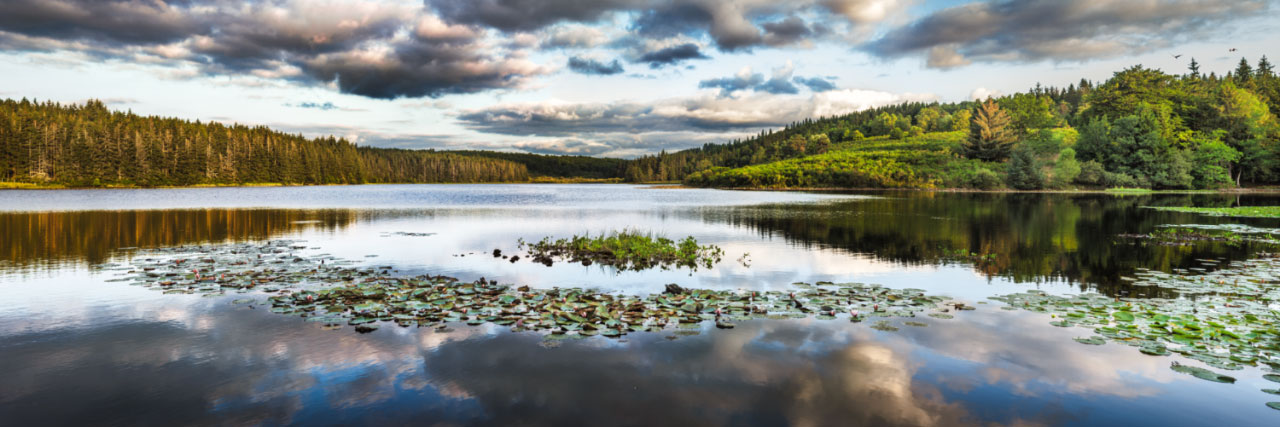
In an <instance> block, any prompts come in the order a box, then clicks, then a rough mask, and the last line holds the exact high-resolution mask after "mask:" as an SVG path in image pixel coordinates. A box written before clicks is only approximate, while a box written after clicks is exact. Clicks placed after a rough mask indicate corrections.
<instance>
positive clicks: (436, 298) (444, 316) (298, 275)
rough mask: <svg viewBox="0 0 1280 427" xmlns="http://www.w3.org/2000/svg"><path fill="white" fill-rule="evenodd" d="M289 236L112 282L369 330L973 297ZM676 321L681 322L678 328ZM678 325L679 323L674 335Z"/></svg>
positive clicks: (525, 326)
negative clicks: (482, 259) (674, 280)
mask: <svg viewBox="0 0 1280 427" xmlns="http://www.w3.org/2000/svg"><path fill="white" fill-rule="evenodd" d="M295 243H296V242H291V241H275V242H270V243H267V244H264V245H251V244H237V245H225V246H213V247H210V246H197V247H184V248H173V249H167V250H159V251H155V253H154V256H150V257H144V258H140V259H138V260H137V261H136V262H134V263H133V265H132V266H113V267H111V268H112V269H114V270H118V271H124V276H123V277H121V278H119V279H115V280H116V281H131V282H133V284H135V285H139V286H146V287H148V288H152V289H156V290H160V291H163V292H165V293H175V294H176V293H182V294H194V293H200V294H203V295H205V296H221V295H224V294H225V293H226V292H236V293H246V294H248V293H258V294H259V295H265V296H267V298H265V300H264V301H260V302H259V301H253V302H250V301H246V299H244V298H241V299H237V300H235V301H232V303H233V304H236V305H240V306H245V307H252V306H253V305H252V304H253V303H254V302H257V303H258V304H260V305H263V306H268V305H269V306H270V311H271V312H273V313H279V314H286V315H296V316H300V317H303V318H306V319H307V321H309V322H317V323H321V324H323V325H324V326H325V327H328V328H333V329H337V328H341V327H343V326H353V327H355V329H356V331H357V332H370V331H373V330H376V329H377V328H378V327H379V325H380V324H382V323H384V322H394V323H396V324H398V325H400V326H404V327H410V326H418V327H436V328H447V327H448V326H447V325H449V324H456V323H466V324H468V325H473V326H474V325H484V324H494V325H499V326H509V327H511V329H512V330H516V331H523V330H530V331H547V332H549V333H550V334H552V335H563V334H571V335H577V336H592V335H601V336H606V337H619V336H622V335H625V334H627V333H632V332H640V331H654V332H656V331H662V330H665V329H668V328H673V329H681V328H685V329H686V330H687V328H697V327H699V326H698V325H700V324H701V323H702V322H704V321H714V322H715V326H716V327H718V328H723V329H727V328H732V327H734V324H733V323H732V322H734V321H742V320H750V319H766V318H767V319H793V318H807V317H810V316H816V317H817V318H819V319H823V320H831V319H836V318H838V317H846V318H848V319H849V320H850V321H853V322H860V321H862V320H863V319H864V318H871V317H874V318H889V317H915V316H917V315H926V314H927V315H931V316H935V317H940V316H947V318H950V315H949V314H945V313H947V312H953V311H960V310H971V309H973V307H971V306H966V305H965V304H963V303H959V302H954V301H949V300H948V299H947V298H944V297H939V296H930V295H926V294H925V293H924V291H923V290H920V289H900V290H899V289H890V288H885V287H883V286H880V285H875V284H871V285H868V284H862V283H845V284H836V283H830V282H821V283H819V284H816V285H810V284H804V283H801V284H798V285H799V286H797V287H798V288H799V290H797V291H796V292H779V291H771V292H751V291H727V290H725V291H714V290H701V289H685V288H683V287H680V286H678V285H675V284H670V285H667V287H666V289H665V291H664V292H663V293H660V294H654V295H647V296H632V295H621V294H611V293H605V292H600V291H596V290H588V289H579V288H567V289H561V288H554V289H533V288H530V287H528V286H519V287H515V286H513V285H505V284H499V283H497V282H495V281H492V280H486V279H484V278H480V279H478V280H476V281H473V282H462V281H459V280H457V279H455V278H452V277H446V276H430V275H420V276H414V277H403V276H400V275H397V274H395V271H394V270H393V269H392V268H391V267H390V266H383V267H376V268H373V267H361V268H355V267H351V266H350V262H347V261H341V260H337V259H334V258H333V257H330V256H327V255H315V256H306V257H304V256H300V255H297V254H296V251H299V250H302V249H305V247H304V246H301V245H297V244H295ZM677 332H680V331H677ZM677 335H679V334H677Z"/></svg>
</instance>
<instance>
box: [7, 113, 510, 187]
mask: <svg viewBox="0 0 1280 427" xmlns="http://www.w3.org/2000/svg"><path fill="white" fill-rule="evenodd" d="M528 179H529V171H528V168H527V167H526V166H525V165H524V164H521V163H518V162H513V161H509V160H504V159H500V158H492V157H484V156H473V155H465V154H457V153H448V152H435V151H431V150H399V149H384V148H370V147H361V146H357V145H355V144H352V143H350V142H348V141H346V140H343V139H337V138H333V137H325V138H310V139H309V138H305V137H303V136H301V135H291V134H286V133H282V132H278V131H274V130H271V129H269V128H266V127H261V126H257V127H249V126H242V125H223V124H220V123H213V122H210V123H201V122H200V121H186V120H180V119H175V118H164V117H156V116H140V115H137V114H133V113H131V112H113V111H110V110H108V109H107V107H106V106H105V105H104V104H103V103H102V102H100V101H96V100H91V101H88V102H86V103H85V104H83V105H78V104H76V105H62V104H58V103H53V102H43V103H42V102H32V101H29V100H26V99H23V100H12V99H7V100H3V101H0V181H6V182H30V183H49V184H62V185H70V186H106V185H134V186H163V185H197V184H214V185H216V184H228V185H233V184H246V183H282V184H359V183H439V182H521V181H527V180H528Z"/></svg>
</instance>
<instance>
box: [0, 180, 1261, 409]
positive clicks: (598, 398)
mask: <svg viewBox="0 0 1280 427" xmlns="http://www.w3.org/2000/svg"><path fill="white" fill-rule="evenodd" d="M1233 203H1241V204H1277V203H1280V200H1277V199H1275V198H1274V197H1273V196H1258V195H1254V196H1223V195H1159V196H1107V195H1064V194H1017V195H1012V194H964V193H959V194H957V193H925V192H878V193H862V194H830V193H827V194H802V193H778V192H740V191H715V190H692V189H657V188H652V187H644V186H624V185H378V186H355V187H297V188H218V189H166V190H90V191H79V190H68V191H4V192H0V295H3V296H2V297H0V370H2V372H0V424H4V425H32V424H37V425H48V424H123V425H139V424H159V425H174V424H244V423H261V424H384V423H394V424H402V423H406V422H412V423H415V424H441V425H475V424H481V425H622V426H630V425H637V426H650V425H813V426H824V425H992V424H995V425H1010V424H1016V425H1039V424H1047V425H1134V424H1137V425H1151V424H1160V425H1206V424H1209V425H1268V426H1274V425H1277V424H1280V411H1276V410H1273V409H1269V408H1267V407H1266V406H1264V403H1265V402H1268V401H1275V400H1280V398H1277V396H1272V395H1268V394H1264V393H1261V392H1260V391H1259V389H1262V388H1276V387H1278V386H1280V384H1275V383H1270V382H1267V381H1265V380H1263V379H1262V378H1261V375H1262V373H1263V372H1261V371H1260V370H1259V369H1258V368H1246V370H1244V371H1235V372H1232V373H1230V374H1231V375H1232V376H1234V377H1236V378H1238V379H1239V381H1238V382H1237V383H1236V384H1217V383H1210V382H1207V381H1203V380H1199V379H1196V378H1193V377H1190V376H1187V375H1183V374H1179V373H1176V372H1174V371H1172V370H1170V369H1169V364H1170V363H1171V362H1172V361H1175V360H1178V361H1180V362H1182V363H1187V364H1192V365H1197V366H1203V365H1200V364H1199V363H1198V362H1194V361H1188V360H1185V359H1181V358H1176V357H1153V356H1146V355H1143V354H1141V353H1139V352H1138V351H1136V349H1134V348H1131V347H1127V346H1122V345H1115V344H1107V345H1103V346H1087V345H1081V344H1078V343H1076V342H1074V341H1072V338H1073V337H1078V336H1088V335H1090V334H1091V333H1090V331H1089V330H1087V329H1083V328H1057V327H1054V326H1051V325H1049V321H1050V320H1051V319H1049V318H1048V317H1046V315H1042V314H1037V313H1029V312H1022V311H1005V310H999V309H997V306H998V303H995V302H990V303H989V304H980V305H979V306H978V307H979V308H978V310H976V311H969V312H964V313H962V314H960V315H957V316H956V318H955V319H952V320H938V319H932V318H928V319H922V320H921V319H917V320H920V321H921V322H924V323H927V324H928V326H927V327H911V326H904V325H902V324H901V322H902V319H894V320H891V322H894V323H895V324H897V326H899V327H900V330H898V331H896V332H884V331H878V330H874V329H872V328H870V327H869V325H867V324H866V323H859V324H855V323H850V322H848V321H847V320H844V319H838V320H829V321H824V320H817V319H800V320H756V321H747V322H740V323H739V324H738V327H737V328H736V329H732V330H717V329H715V328H714V326H712V325H710V324H707V325H705V326H704V328H703V330H702V332H701V333H700V334H698V335H693V336H681V337H679V338H678V339H674V340H672V339H668V334H663V333H633V334H629V335H627V336H626V337H625V338H624V339H621V340H615V339H609V338H604V337H593V338H589V339H582V340H571V341H564V342H559V343H558V345H548V344H547V343H545V342H544V340H543V337H542V335H540V334H538V333H533V332H519V333H516V332H510V331H509V330H507V329H506V328H502V327H497V326H495V325H486V326H479V327H469V326H466V325H458V326H457V327H455V328H452V330H451V331H450V332H436V331H434V330H433V329H430V328H422V329H418V328H398V327H394V326H391V325H387V326H385V327H383V328H381V329H379V330H377V331H375V332H373V333H369V334H357V333H355V332H353V331H352V330H351V328H349V327H348V328H345V329H342V330H336V331H326V330H323V329H321V327H320V325H319V324H315V323H307V322H305V321H304V320H303V319H300V318H296V317H291V316H282V315H277V314H272V313H270V312H267V311H266V310H262V309H257V310H254V309H248V308H246V307H244V306H238V305H233V304H231V303H230V301H231V300H232V299H235V298H237V296H235V295H228V296H225V297H215V298H207V297H201V296H200V295H164V294H161V293H160V292H156V291H153V290H148V289H145V288H142V287H137V286H130V285H128V284H127V283H122V282H108V281H107V280H109V279H112V278H113V277H115V274H116V273H118V272H117V271H112V270H109V269H107V268H104V266H103V265H104V264H108V263H128V262H129V261H130V260H131V259H132V257H135V256H145V255H144V254H145V253H146V251H147V250H148V249H149V248H164V247H172V246H180V245H192V244H220V243H229V242H258V241H266V240H272V239H294V240H302V241H305V242H306V243H305V245H306V246H308V247H309V248H311V249H307V250H306V251H307V252H308V253H312V254H319V253H327V254H332V255H334V256H337V257H340V258H345V259H350V260H354V261H356V262H358V263H361V264H362V265H371V266H372V265H377V266H392V267H393V268H394V269H397V270H399V272H400V273H401V274H424V273H429V274H445V275H449V276H454V277H457V278H460V279H463V280H474V279H477V278H480V277H485V278H488V279H497V280H498V281H500V282H502V283H514V284H520V285H529V286H532V287H537V288H551V287H557V286H558V287H586V288H595V289H599V290H603V291H608V292H624V293H632V294H648V293H655V292H661V290H662V288H663V285H664V284H667V283H677V284H680V285H681V286H685V287H694V288H711V289H751V290H785V289H788V288H790V287H791V285H790V284H791V283H793V282H797V281H805V282H814V281H819V280H830V281H835V282H864V283H879V284H883V285H886V286H889V287H894V288H907V287H912V288H921V289H926V290H928V291H929V292H930V293H935V294H944V295H948V296H951V297H954V298H957V299H960V300H963V301H968V302H969V303H971V304H977V303H979V302H980V301H984V300H985V299H986V298H987V297H989V296H993V295H999V294H1007V293H1012V292H1021V291H1025V290H1029V289H1040V290H1044V291H1046V292H1051V293H1057V294H1072V293H1081V292H1098V293H1104V294H1107V295H1116V296H1139V297H1140V296H1144V295H1152V296H1170V295H1171V294H1168V293H1167V291H1162V290H1160V289H1130V288H1129V287H1127V286H1126V285H1125V281H1123V280H1122V279H1121V277H1124V276H1126V275H1132V274H1133V272H1134V270H1135V269H1136V268H1140V267H1141V268H1151V269H1160V270H1165V271H1168V270H1171V269H1173V268H1186V267H1196V266H1200V265H1201V261H1198V260H1202V259H1217V260H1243V259H1248V258H1250V257H1251V256H1252V255H1253V254H1255V253H1257V252H1260V251H1266V250H1268V249H1269V248H1267V247H1262V246H1259V245H1253V244H1243V245H1236V246H1232V245H1226V244H1221V243H1199V244H1196V245H1192V246H1183V247H1168V246H1158V245H1149V244H1144V243H1142V242H1139V241H1135V240H1133V239H1125V238H1121V237H1118V235H1120V234H1126V233H1147V232H1151V231H1153V230H1156V229H1157V227H1158V226H1160V225H1164V224H1177V223H1200V224H1219V223H1240V224H1247V225H1252V226H1256V227H1268V228H1277V227H1280V221H1274V220H1243V219H1221V218H1210V217H1203V216H1196V215H1190V214H1175V213H1165V212H1158V211H1155V210H1152V209H1150V208H1148V206H1160V205H1170V206H1174V205H1177V206H1183V205H1197V206H1218V205H1224V206H1225V205H1230V204H1233ZM622 228H631V229H636V230H640V231H651V232H655V233H659V234H663V235H666V236H669V237H683V236H694V237H696V238H697V239H698V240H699V241H700V242H702V243H704V244H715V245H718V246H720V247H722V248H723V249H724V250H725V257H724V260H723V262H721V263H720V264H718V265H716V266H715V267H714V268H712V269H700V270H697V271H691V270H688V269H675V270H666V271H663V270H655V271H645V272H617V271H613V270H610V269H607V268H602V267H599V266H590V267H584V266H582V265H577V264H567V263H559V264H556V265H553V266H551V267H547V266H543V265H541V264H535V263H531V262H518V263H514V264H513V263H510V262H507V261H505V260H502V259H496V258H493V257H492V256H491V255H489V253H490V252H492V251H493V249H502V250H503V251H504V252H508V253H511V252H514V251H516V242H517V240H518V239H521V238H523V239H525V240H537V239H540V238H542V237H544V236H557V237H567V236H570V235H573V234H581V233H601V232H605V231H609V230H617V229H622ZM399 232H405V233H427V234H429V235H423V236H407V235H402V234H396V233H399ZM1271 249H1272V250H1274V248H1271ZM960 250H963V251H970V252H974V253H981V254H991V256H990V257H988V258H986V259H984V260H982V261H980V262H979V261H971V260H968V259H957V258H955V257H953V256H952V255H953V254H955V253H956V251H960ZM744 255H745V257H744ZM1269 398H1270V399H1269Z"/></svg>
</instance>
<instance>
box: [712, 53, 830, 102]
mask: <svg viewBox="0 0 1280 427" xmlns="http://www.w3.org/2000/svg"><path fill="white" fill-rule="evenodd" d="M794 73H795V65H794V64H792V63H791V61H787V63H786V64H785V65H783V66H781V67H777V68H774V69H773V74H772V75H771V76H770V77H769V79H768V80H766V79H765V78H764V75H763V74H760V73H752V72H751V67H744V68H743V69H742V70H740V71H738V73H737V74H735V75H733V76H731V77H721V78H715V79H707V80H703V81H700V82H698V87H699V88H703V89H719V90H720V96H722V97H737V96H740V95H742V94H743V93H744V92H746V91H756V92H762V93H771V94H775V95H784V94H797V93H800V88H799V87H797V86H796V85H795V84H796V83H799V84H801V85H803V86H805V87H808V88H809V89H810V90H812V91H814V92H824V91H829V90H834V89H835V88H836V86H835V84H834V83H831V82H830V81H829V80H826V79H823V78H820V77H813V78H805V77H793V74H794Z"/></svg>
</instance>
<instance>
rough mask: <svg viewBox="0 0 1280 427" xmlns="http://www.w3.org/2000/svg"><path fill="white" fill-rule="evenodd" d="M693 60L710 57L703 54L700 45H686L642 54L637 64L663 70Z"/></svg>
mask: <svg viewBox="0 0 1280 427" xmlns="http://www.w3.org/2000/svg"><path fill="white" fill-rule="evenodd" d="M692 59H708V57H707V56H706V55H703V54H702V51H700V50H699V49H698V45H696V44H693V43H685V44H682V45H677V46H671V47H667V48H662V49H658V50H655V51H652V52H648V53H645V54H642V55H640V56H639V57H638V58H636V62H640V63H647V64H649V68H662V67H664V66H667V65H675V64H679V63H681V62H684V61H687V60H692Z"/></svg>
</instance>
